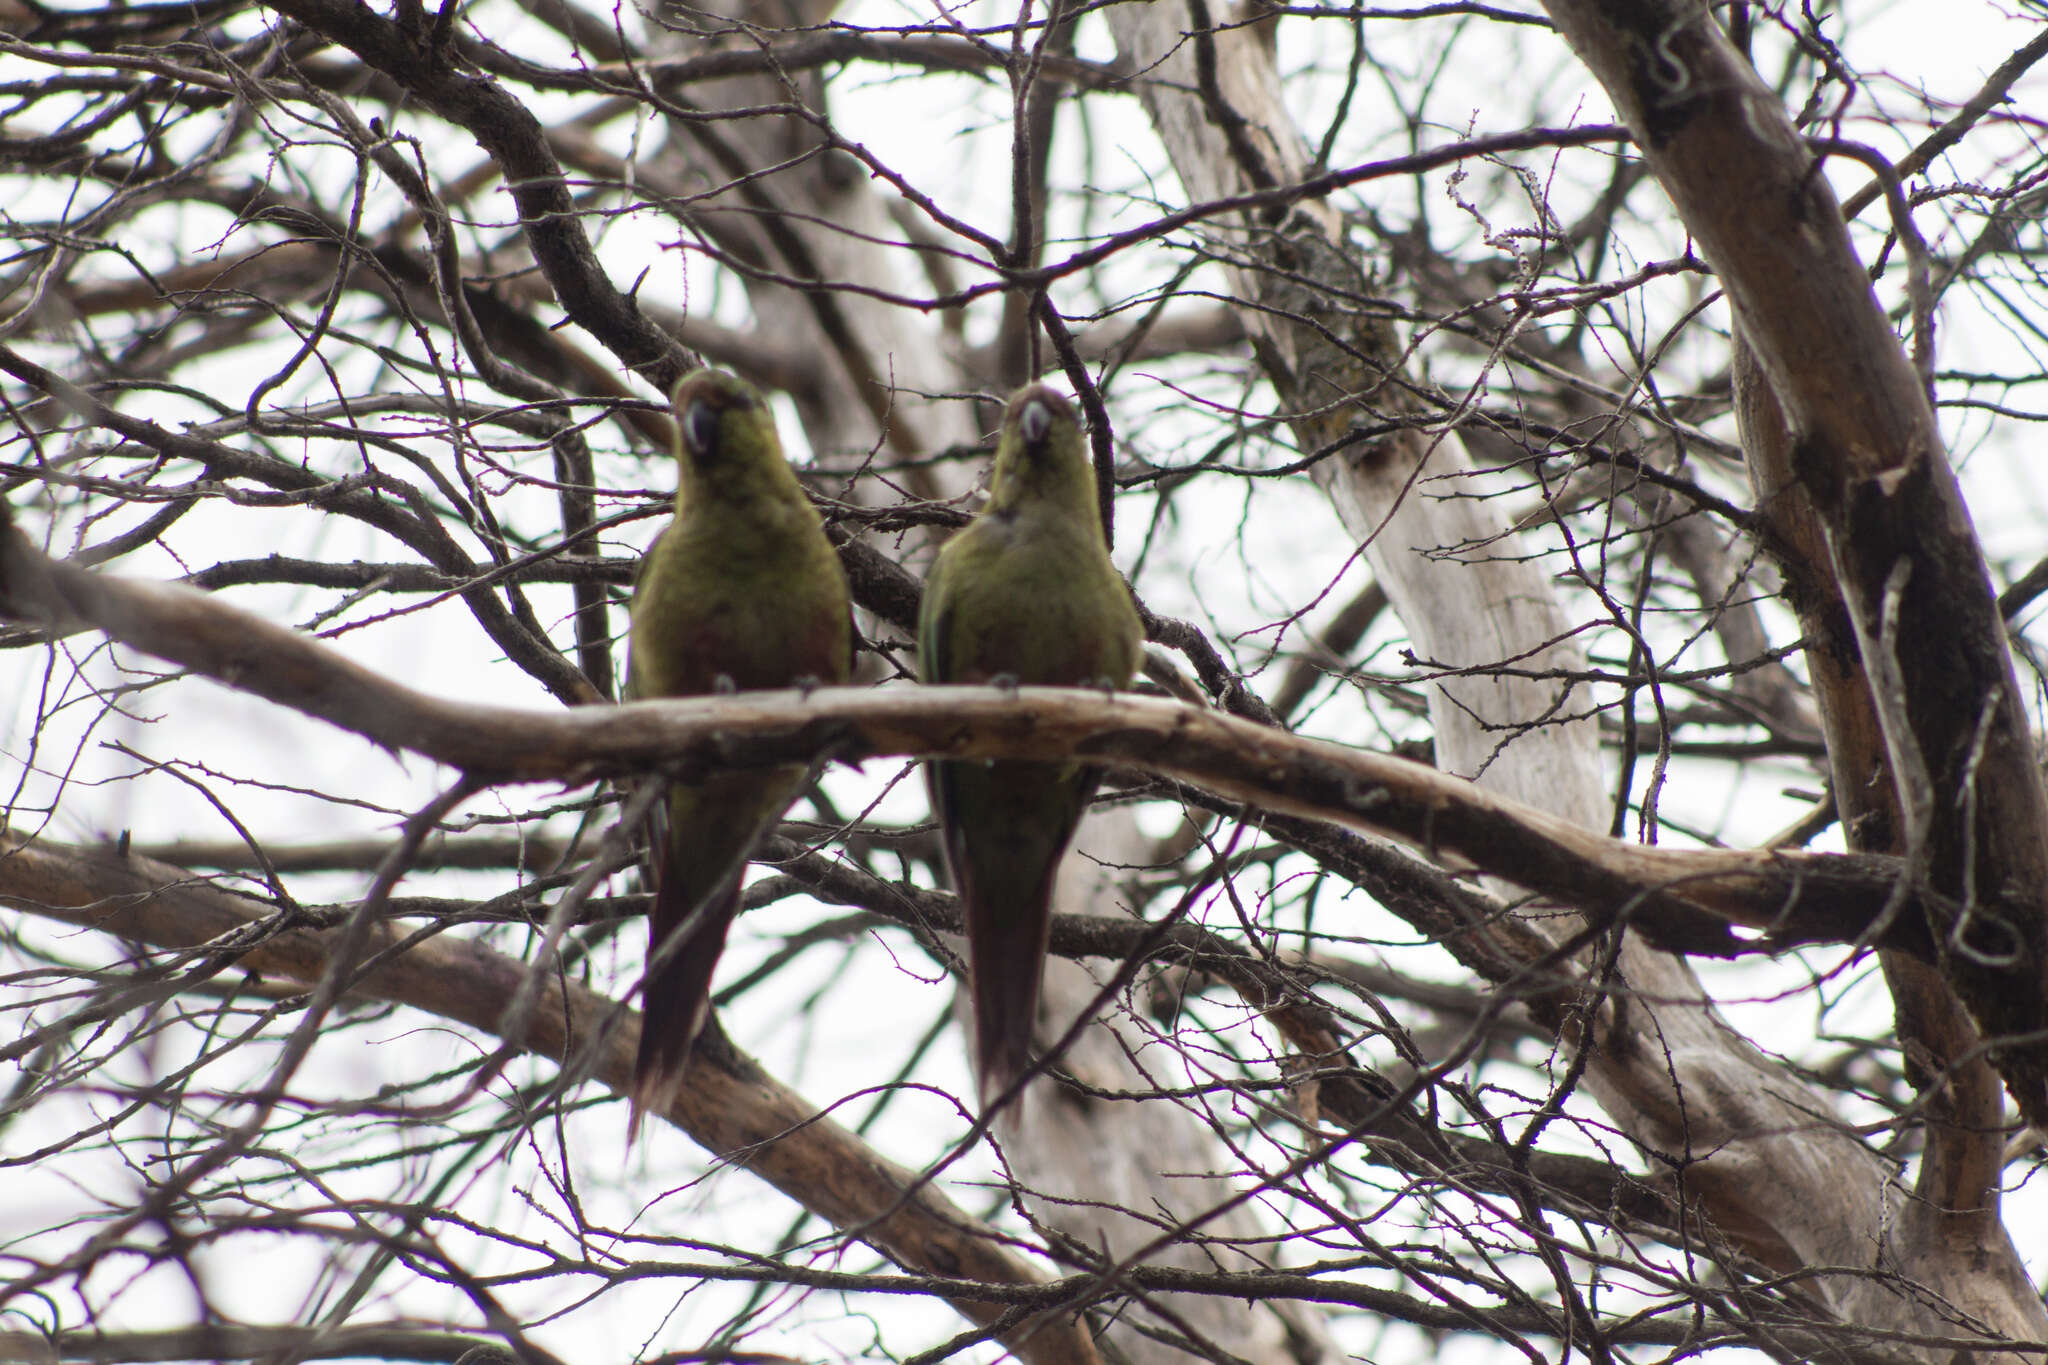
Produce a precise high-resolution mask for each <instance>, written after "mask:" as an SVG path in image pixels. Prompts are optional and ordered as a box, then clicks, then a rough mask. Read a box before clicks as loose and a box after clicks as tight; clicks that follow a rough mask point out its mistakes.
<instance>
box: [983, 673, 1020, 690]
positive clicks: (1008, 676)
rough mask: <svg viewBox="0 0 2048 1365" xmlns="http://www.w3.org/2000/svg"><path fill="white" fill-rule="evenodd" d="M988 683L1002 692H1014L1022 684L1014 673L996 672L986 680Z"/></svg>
mask: <svg viewBox="0 0 2048 1365" xmlns="http://www.w3.org/2000/svg"><path fill="white" fill-rule="evenodd" d="M988 685H989V686H990V687H993V688H995V689H997V690H998V691H1002V692H1009V693H1013V694H1014V693H1015V692H1016V690H1017V689H1018V688H1019V687H1021V686H1022V685H1023V684H1021V683H1019V682H1018V681H1017V675H1016V674H1015V673H998V674H996V675H995V676H994V677H993V678H990V679H989V680H988Z"/></svg>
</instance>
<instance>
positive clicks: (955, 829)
mask: <svg viewBox="0 0 2048 1365" xmlns="http://www.w3.org/2000/svg"><path fill="white" fill-rule="evenodd" d="M989 482H990V486H989V500H988V506H987V507H986V508H985V509H984V510H983V512H982V514H981V515H980V516H979V517H977V518H976V519H975V521H974V523H973V524H972V525H971V526H969V527H967V529H966V530H964V531H962V532H960V534H958V535H956V536H954V537H953V539H952V540H950V541H948V542H947V543H946V545H945V547H944V548H943V549H942V550H940V552H939V557H938V562H937V563H936V564H934V565H933V566H932V572H931V577H930V579H929V581H928V582H927V583H926V585H925V595H924V607H923V610H922V611H921V612H920V614H919V619H918V660H919V664H920V668H921V670H922V672H923V674H924V679H925V681H926V682H948V683H986V682H994V681H999V680H1014V681H1015V682H1017V683H1037V684H1047V685H1055V686H1070V687H1071V686H1087V685H1094V686H1103V685H1107V686H1113V687H1122V686H1125V685H1126V684H1128V683H1129V682H1130V680H1131V675H1132V674H1133V673H1135V672H1136V671H1137V667H1138V662H1139V657H1140V654H1141V651H1142V650H1143V647H1144V629H1143V627H1142V626H1141V625H1140V624H1139V620H1138V611H1137V607H1136V606H1135V605H1134V604H1133V603H1132V601H1131V593H1130V589H1129V588H1128V587H1126V586H1125V584H1124V581H1123V578H1122V576H1121V575H1119V574H1118V573H1117V571H1116V567H1115V566H1114V565H1113V564H1111V563H1110V559H1109V547H1108V543H1107V541H1106V539H1105V537H1104V536H1103V529H1102V516H1101V513H1100V511H1099V510H1098V504H1097V502H1096V495H1095V471H1094V468H1093V466H1091V465H1090V464H1089V461H1088V455H1087V451H1086V449H1085V447H1084V446H1083V444H1082V440H1081V425H1080V423H1079V422H1078V421H1077V420H1076V419H1075V416H1074V410H1073V408H1072V407H1071V406H1069V404H1068V403H1067V401H1066V399H1064V398H1062V397H1060V396H1059V395H1058V394H1056V393H1054V392H1053V391H1052V390H1050V389H1048V388H1045V387H1043V386H1040V385H1032V386H1031V387H1029V388H1025V389H1020V390H1018V391H1017V393H1016V394H1014V395H1013V396H1012V397H1011V399H1010V403H1009V406H1008V408H1007V409H1006V410H1005V411H1004V413H1003V430H1002V436H1001V438H1000V440H999V441H998V443H997V445H996V461H995V470H994V473H993V474H992V476H991V478H990V481H989ZM927 771H928V773H929V775H930V780H931V790H932V807H933V809H934V811H935V812H936V813H937V815H938V817H939V824H940V827H941V829H942V831H943V834H944V843H945V848H946V861H947V862H948V863H949V864H950V865H951V867H952V870H953V885H954V888H955V889H956V890H957V891H958V892H959V894H960V899H961V902H962V904H963V905H964V907H965V910H966V919H967V947H968V982H969V987H970V990H971V993H972V995H973V999H974V1033H975V1056H976V1062H977V1071H978V1073H979V1075H980V1082H981V1104H982V1109H983V1111H984V1112H986V1111H987V1109H988V1107H989V1106H990V1104H991V1103H993V1102H994V1101H995V1099H996V1098H997V1097H998V1096H1000V1095H1001V1094H1003V1092H1005V1091H1006V1090H1008V1089H1009V1088H1010V1086H1011V1085H1012V1084H1013V1083H1014V1082H1015V1081H1016V1080H1017V1078H1018V1077H1019V1076H1020V1075H1022V1074H1023V1072H1024V1071H1025V1070H1026V1069H1027V1068H1028V1067H1029V1066H1030V1063H1031V1025H1032V1019H1033V1016H1034V1015H1035V1014H1036V1012H1037V1009H1038V987H1039V980H1040V977H1041V976H1042V974H1043V971H1044V965H1045V948H1046V938H1047V935H1048V933H1049V931H1050V927H1051V923H1052V891H1053V879H1054V876H1055V874H1056V873H1057V872H1058V870H1059V864H1060V857H1061V855H1062V854H1064V853H1065V852H1066V848H1067V842H1068V840H1070V839H1071V838H1073V835H1074V827H1075V825H1077V824H1078V823H1079V822H1080V819H1081V813H1082V811H1083V810H1084V809H1085V808H1086V807H1087V805H1088V800H1089V797H1090V796H1091V795H1092V794H1093V793H1094V790H1095V783H1096V780H1097V776H1098V774H1097V773H1096V771H1095V770H1094V769H1091V768H1089V767H1087V766H1086V765H1084V764H1080V763H1026V762H1012V761H1004V762H993V763H989V762H971V761H958V762H943V763H934V764H931V765H930V766H929V768H928V769H927Z"/></svg>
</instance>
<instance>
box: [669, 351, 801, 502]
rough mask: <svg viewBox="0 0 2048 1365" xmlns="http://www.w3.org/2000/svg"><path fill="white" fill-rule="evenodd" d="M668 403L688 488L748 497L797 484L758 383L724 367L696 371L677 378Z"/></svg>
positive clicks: (680, 462) (678, 460)
mask: <svg viewBox="0 0 2048 1365" xmlns="http://www.w3.org/2000/svg"><path fill="white" fill-rule="evenodd" d="M669 402H670V405H671V406H672V407H673V409H674V411H675V417H676V448H675V453H676V461H677V464H678V466H679V468H680V470H681V474H680V478H681V482H682V485H683V487H684V489H685V490H686V491H702V492H711V493H716V494H720V495H725V496H735V495H736V496H745V495H747V494H749V493H754V494H764V493H765V494H770V495H772V494H778V493H781V492H783V491H785V488H788V489H794V488H795V487H796V480H795V476H794V475H793V474H791V473H790V469H789V464H788V462H787V461H786V460H785V459H784V458H783V454H782V442H781V440H780V438H778V437H777V436H776V434H775V418H774V416H773V415H772V414H771V413H770V412H769V411H768V404H767V401H766V400H765V399H763V398H762V397H761V395H760V393H759V392H758V391H757V390H755V388H754V387H753V385H751V384H749V383H747V382H746V381H745V380H744V379H740V378H738V377H736V376H734V375H730V374H726V373H725V372H724V371H722V370H692V371H691V372H690V373H688V374H686V375H684V376H683V377H682V378H681V379H680V380H678V381H677V382H676V387H675V391H674V393H673V394H671V396H670V399H669Z"/></svg>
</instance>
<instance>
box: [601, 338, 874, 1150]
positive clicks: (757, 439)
mask: <svg viewBox="0 0 2048 1365" xmlns="http://www.w3.org/2000/svg"><path fill="white" fill-rule="evenodd" d="M673 402H674V406H675V416H676V427H677V430H678V432H679V434H680V444H679V445H678V448H677V450H676V465H677V471H678V472H677V486H676V511H675V519H674V520H673V521H671V522H670V523H669V526H668V529H667V530H666V531H664V532H663V533H662V535H661V537H660V538H659V539H658V540H656V542H655V543H654V545H653V546H652V548H650V549H649V550H648V552H647V555H646V558H645V559H644V560H642V562H641V565H640V572H639V575H638V578H637V580H636V581H635V583H634V587H633V628H632V651H631V656H630V661H629V663H628V665H627V669H626V695H627V697H628V698H629V699H634V700H639V699H645V698H649V697H680V696H695V695H699V694H702V693H706V692H727V691H733V690H735V689H746V688H774V687H789V686H792V685H796V684H804V685H808V684H810V683H812V682H822V683H838V682H844V681H846V678H847V676H848V673H849V672H850V671H851V669H852V666H853V620H852V616H851V613H850V609H849V607H848V602H847V593H846V575H845V572H844V571H843V570H842V569H841V568H840V567H839V557H838V555H837V554H836V553H834V551H833V549H832V545H831V543H830V542H829V541H827V540H826V539H825V527H824V523H823V522H822V521H821V520H820V519H819V517H818V512H817V509H816V508H814V507H812V506H811V502H810V499H809V498H807V497H805V496H804V490H803V488H802V486H801V485H799V484H798V483H797V479H796V475H795V474H794V473H792V472H791V471H790V468H789V463H788V461H787V460H785V459H784V458H783V454H782V443H781V442H780V441H779V440H777V439H776V436H775V421H774V419H773V417H771V416H770V415H769V412H768V407H767V404H766V403H764V402H763V401H762V399H761V395H760V394H758V393H756V392H755V391H754V390H753V389H752V388H751V387H749V386H748V385H747V384H745V383H743V382H742V381H740V380H738V379H735V378H734V377H733V376H731V375H728V374H720V373H718V372H716V371H714V370H697V371H694V372H692V373H690V374H688V375H685V376H684V377H683V379H682V381H681V382H680V383H678V384H677V385H676V389H675V394H674V397H673ZM806 776H807V770H806V769H805V768H804V767H803V766H801V765H789V766H785V767H777V768H761V769H748V770H735V771H729V772H719V773H713V774H712V775H710V776H709V777H707V778H705V779H704V780H703V781H701V782H695V783H690V784H684V783H680V782H678V783H676V784H674V785H672V786H671V787H670V789H669V794H668V832H667V836H666V840H665V842H664V844H663V847H662V850H661V853H660V856H659V870H658V873H657V879H656V889H655V898H654V913H653V916H652V918H651V920H650V922H649V934H648V973H647V980H646V986H645V989H644V990H643V992H642V1000H641V1007H642V1012H643V1018H642V1022H641V1028H640V1053H639V1058H638V1061H637V1063H636V1065H635V1067H634V1071H633V1093H632V1096H631V1104H632V1117H631V1120H630V1123H631V1127H630V1128H629V1130H628V1131H629V1134H633V1133H637V1132H638V1131H639V1127H640V1118H641V1115H642V1114H644V1113H646V1112H647V1111H648V1110H650V1109H653V1110H660V1109H664V1108H666V1107H667V1105H668V1103H669V1101H670V1100H671V1099H673V1098H674V1094H675V1088H676V1085H677V1083H678V1082H679V1080H680V1079H681V1076H682V1072H683V1067H684V1063H685V1061H686V1059H687V1058H688V1056H689V1053H690V1045H691V1043H692V1042H694V1041H695V1040H696V1037H697V1033H698V1031H699V1030H700V1029H702V1028H703V1026H704V1019H705V1016H706V1014H707V1013H708V1012H709V1009H710V1004H711V972H712V969H713V968H714V967H715V966H716V965H717V963H718V955H719V953H720V952H722V951H723V950H724V948H725V934H726V930H727V928H728V927H730V925H731V924H732V919H733V914H734V912H735V911H736V910H737V909H738V907H739V892H740V879H741V877H742V875H743V874H744V873H745V871H746V865H747V856H748V854H750V853H751V852H752V851H753V847H754V844H755V843H756V842H757V841H758V840H759V839H760V837H761V835H762V833H763V831H765V830H766V829H767V828H768V827H769V826H770V825H772V824H773V823H774V822H775V821H776V820H777V819H779V818H780V817H781V815H782V813H783V811H784V810H786V809H788V807H789V803H790V802H791V801H793V800H795V799H796V797H797V794H798V793H799V792H800V791H801V790H802V788H803V784H804V780H805V778H806ZM656 823H657V824H658V823H659V822H656ZM686 922H687V924H686ZM679 928H682V929H684V931H685V932H684V935H683V937H682V938H680V939H678V940H677V941H675V942H670V939H671V938H673V937H674V936H675V935H676V933H677V931H678V929H679ZM629 1140H630V1138H629Z"/></svg>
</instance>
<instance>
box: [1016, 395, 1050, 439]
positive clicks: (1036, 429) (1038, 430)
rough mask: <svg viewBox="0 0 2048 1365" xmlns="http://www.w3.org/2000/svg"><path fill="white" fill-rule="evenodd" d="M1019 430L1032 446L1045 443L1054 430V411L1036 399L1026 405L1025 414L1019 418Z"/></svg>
mask: <svg viewBox="0 0 2048 1365" xmlns="http://www.w3.org/2000/svg"><path fill="white" fill-rule="evenodd" d="M1017 430H1018V431H1020V432H1022V433H1023V436H1024V439H1025V440H1027V441H1029V442H1030V443H1031V444H1032V445H1037V444H1038V443H1039V442H1040V441H1043V440H1044V439H1045V437H1046V434H1047V433H1048V432H1050V431H1051V430H1052V409H1051V408H1049V407H1047V406H1046V405H1045V404H1044V403H1043V402H1041V401H1040V400H1038V399H1036V398H1034V399H1032V400H1031V401H1030V402H1029V403H1026V404H1025V405H1024V411H1023V413H1022V414H1021V415H1020V416H1019V417H1018V418H1017Z"/></svg>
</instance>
